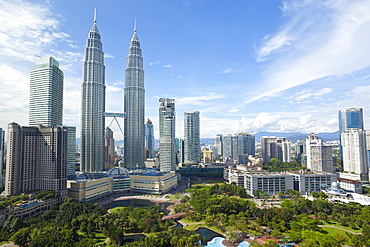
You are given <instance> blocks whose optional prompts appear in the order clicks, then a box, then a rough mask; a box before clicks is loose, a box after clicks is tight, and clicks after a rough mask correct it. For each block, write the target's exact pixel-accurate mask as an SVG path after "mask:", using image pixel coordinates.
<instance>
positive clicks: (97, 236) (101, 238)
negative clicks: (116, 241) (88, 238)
mask: <svg viewBox="0 0 370 247" xmlns="http://www.w3.org/2000/svg"><path fill="white" fill-rule="evenodd" d="M94 233H95V237H94V239H96V240H97V241H98V242H97V244H102V243H104V241H105V240H106V239H107V236H105V235H104V233H102V232H101V231H94ZM77 234H78V235H80V236H82V237H85V234H83V233H82V232H81V231H80V230H77Z"/></svg>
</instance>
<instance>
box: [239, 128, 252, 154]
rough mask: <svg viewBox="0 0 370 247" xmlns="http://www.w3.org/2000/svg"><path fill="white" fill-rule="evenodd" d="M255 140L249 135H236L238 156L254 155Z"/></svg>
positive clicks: (242, 133)
mask: <svg viewBox="0 0 370 247" xmlns="http://www.w3.org/2000/svg"><path fill="white" fill-rule="evenodd" d="M255 152H256V138H255V137H254V135H253V134H250V133H244V132H241V133H238V156H239V155H253V156H254V155H255Z"/></svg>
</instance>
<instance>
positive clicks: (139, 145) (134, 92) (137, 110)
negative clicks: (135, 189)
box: [124, 29, 145, 169]
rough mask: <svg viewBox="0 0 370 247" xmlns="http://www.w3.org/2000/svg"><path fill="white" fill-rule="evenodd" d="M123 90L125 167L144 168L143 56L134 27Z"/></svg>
mask: <svg viewBox="0 0 370 247" xmlns="http://www.w3.org/2000/svg"><path fill="white" fill-rule="evenodd" d="M126 62H127V65H126V74H125V76H126V80H125V91H124V112H125V120H124V134H125V137H124V140H125V146H124V153H125V167H126V168H128V169H142V168H144V167H145V166H144V146H145V116H144V115H145V89H144V70H143V57H142V56H141V49H140V41H139V39H138V38H137V35H136V29H135V30H134V35H133V36H132V39H131V42H130V47H129V48H128V56H127V60H126Z"/></svg>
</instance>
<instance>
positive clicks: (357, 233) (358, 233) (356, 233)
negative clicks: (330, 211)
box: [318, 225, 362, 235]
mask: <svg viewBox="0 0 370 247" xmlns="http://www.w3.org/2000/svg"><path fill="white" fill-rule="evenodd" d="M318 227H329V228H335V229H339V230H343V231H346V232H349V233H352V234H355V235H360V234H362V233H361V232H352V231H350V230H347V229H344V228H340V227H337V226H331V225H318Z"/></svg>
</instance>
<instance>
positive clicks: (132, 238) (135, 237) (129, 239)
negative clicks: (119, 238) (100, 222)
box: [123, 234, 146, 243]
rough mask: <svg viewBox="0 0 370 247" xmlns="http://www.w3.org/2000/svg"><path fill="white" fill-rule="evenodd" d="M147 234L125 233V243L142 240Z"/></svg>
mask: <svg viewBox="0 0 370 247" xmlns="http://www.w3.org/2000/svg"><path fill="white" fill-rule="evenodd" d="M145 237H146V235H144V234H132V235H125V236H124V237H123V243H131V242H135V241H140V240H141V239H142V238H145Z"/></svg>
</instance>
